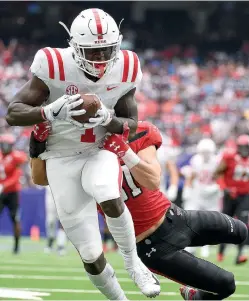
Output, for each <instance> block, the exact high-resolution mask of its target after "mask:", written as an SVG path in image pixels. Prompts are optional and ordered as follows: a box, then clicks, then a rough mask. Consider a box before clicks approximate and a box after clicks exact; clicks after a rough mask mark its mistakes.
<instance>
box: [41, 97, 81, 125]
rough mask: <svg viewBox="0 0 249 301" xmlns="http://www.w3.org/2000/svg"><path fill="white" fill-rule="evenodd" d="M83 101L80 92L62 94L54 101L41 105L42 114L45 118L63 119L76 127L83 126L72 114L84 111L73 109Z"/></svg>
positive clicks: (79, 113) (50, 119)
mask: <svg viewBox="0 0 249 301" xmlns="http://www.w3.org/2000/svg"><path fill="white" fill-rule="evenodd" d="M82 103H83V99H81V96H80V94H75V95H63V96H61V97H60V98H58V99H57V100H56V101H55V102H52V103H51V104H49V105H47V106H45V107H43V110H44V115H45V117H46V119H47V120H49V121H54V120H65V121H68V122H70V123H72V124H74V125H76V126H78V127H83V124H82V123H80V122H78V121H76V120H74V119H73V118H72V116H80V115H83V114H85V113H86V110H83V109H82V110H73V109H74V108H76V107H77V106H79V105H81V104H82Z"/></svg>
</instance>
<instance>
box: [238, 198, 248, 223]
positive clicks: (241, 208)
mask: <svg viewBox="0 0 249 301" xmlns="http://www.w3.org/2000/svg"><path fill="white" fill-rule="evenodd" d="M235 215H236V217H237V218H238V219H239V220H241V221H242V222H243V223H245V224H246V225H248V226H249V195H248V194H246V195H243V196H240V197H239V198H238V205H237V208H236V212H235Z"/></svg>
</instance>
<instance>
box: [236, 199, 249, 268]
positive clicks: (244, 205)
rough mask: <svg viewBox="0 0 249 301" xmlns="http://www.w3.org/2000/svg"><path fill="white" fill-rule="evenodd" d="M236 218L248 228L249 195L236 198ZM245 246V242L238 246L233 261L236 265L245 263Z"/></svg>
mask: <svg viewBox="0 0 249 301" xmlns="http://www.w3.org/2000/svg"><path fill="white" fill-rule="evenodd" d="M235 215H236V217H237V218H238V219H239V220H241V221H242V222H243V223H245V225H246V226H247V228H248V226H249V195H248V194H247V195H243V196H239V197H238V204H237V208H236V212H235ZM245 245H246V240H245V241H243V242H242V243H241V244H239V245H238V253H237V257H236V260H235V263H236V264H241V263H244V262H246V261H247V257H246V256H243V250H244V247H245Z"/></svg>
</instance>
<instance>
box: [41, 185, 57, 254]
mask: <svg viewBox="0 0 249 301" xmlns="http://www.w3.org/2000/svg"><path fill="white" fill-rule="evenodd" d="M45 210H46V234H47V246H46V248H45V250H44V251H45V252H46V253H50V252H51V251H52V248H53V244H54V241H55V238H56V230H57V221H58V216H57V213H56V208H55V203H54V199H53V195H52V193H51V190H50V187H49V186H47V187H46V191H45Z"/></svg>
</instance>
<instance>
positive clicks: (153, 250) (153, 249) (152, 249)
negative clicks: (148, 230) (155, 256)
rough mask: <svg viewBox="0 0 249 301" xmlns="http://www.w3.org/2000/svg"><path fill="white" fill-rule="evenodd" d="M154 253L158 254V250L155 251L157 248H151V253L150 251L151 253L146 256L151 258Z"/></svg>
mask: <svg viewBox="0 0 249 301" xmlns="http://www.w3.org/2000/svg"><path fill="white" fill-rule="evenodd" d="M153 252H156V249H155V248H151V251H150V252H149V253H146V256H148V257H151V254H152V253H153Z"/></svg>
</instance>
